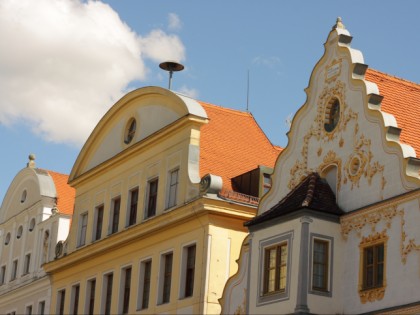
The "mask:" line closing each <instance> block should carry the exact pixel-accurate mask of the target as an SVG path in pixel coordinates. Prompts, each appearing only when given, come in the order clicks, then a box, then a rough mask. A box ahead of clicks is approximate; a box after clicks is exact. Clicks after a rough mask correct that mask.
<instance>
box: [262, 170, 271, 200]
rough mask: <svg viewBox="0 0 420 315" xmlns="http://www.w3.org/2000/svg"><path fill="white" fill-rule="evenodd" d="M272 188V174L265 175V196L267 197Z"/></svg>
mask: <svg viewBox="0 0 420 315" xmlns="http://www.w3.org/2000/svg"><path fill="white" fill-rule="evenodd" d="M270 188H271V176H270V174H267V173H264V174H263V194H264V195H265V194H266V193H267V192H268V191H269V190H270Z"/></svg>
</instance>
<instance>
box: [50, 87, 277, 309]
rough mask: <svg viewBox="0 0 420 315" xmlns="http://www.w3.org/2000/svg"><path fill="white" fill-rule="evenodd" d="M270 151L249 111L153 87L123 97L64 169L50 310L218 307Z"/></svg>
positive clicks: (272, 156)
mask: <svg viewBox="0 0 420 315" xmlns="http://www.w3.org/2000/svg"><path fill="white" fill-rule="evenodd" d="M279 152H280V148H279V147H276V146H273V145H272V144H271V143H270V141H269V140H268V139H267V137H266V136H265V135H264V133H263V132H262V130H261V129H260V128H259V126H258V124H257V123H256V121H255V120H254V118H253V117H252V115H251V114H250V113H247V112H241V111H237V110H231V109H226V108H222V107H219V106H215V105H211V104H207V103H203V102H198V101H196V100H194V99H191V98H189V97H186V96H183V95H181V94H178V93H174V92H172V91H169V90H166V89H163V88H159V87H145V88H140V89H137V90H135V91H132V92H130V93H128V94H127V95H125V96H124V97H123V98H122V99H120V100H119V101H118V102H117V103H116V104H115V105H114V106H113V107H112V108H111V109H110V110H109V111H108V112H107V113H106V114H105V116H104V117H103V118H102V119H101V120H100V121H99V123H98V124H97V126H96V127H95V129H94V131H93V132H92V134H91V135H90V137H89V139H88V140H87V142H86V143H85V145H84V147H83V148H82V150H81V152H80V154H79V156H78V158H77V160H76V162H75V164H74V166H73V169H72V171H71V174H70V177H69V184H70V185H71V186H72V187H74V188H75V190H76V197H75V210H74V215H73V221H72V226H71V229H70V233H69V237H68V238H67V240H66V241H65V242H64V243H63V244H61V243H60V245H59V246H58V247H57V249H56V252H57V259H56V260H54V261H53V262H50V263H48V264H47V265H46V266H45V270H46V271H47V272H48V274H50V275H51V277H52V293H51V294H52V303H51V308H50V311H51V313H56V314H63V313H71V314H76V313H79V314H93V313H95V314H99V313H100V314H111V313H112V314H115V313H119V314H157V313H167V314H169V313H170V314H175V313H180V314H181V313H182V314H196V313H201V314H216V313H220V305H219V303H218V299H219V298H220V297H221V293H222V290H223V286H224V284H225V282H226V280H227V279H228V278H229V277H230V276H231V275H233V274H234V273H235V272H236V268H237V266H236V264H235V260H236V259H237V257H238V255H239V251H240V248H241V244H242V241H243V239H244V238H245V237H246V235H247V230H246V228H245V227H244V226H243V223H244V222H245V221H248V220H250V219H251V218H252V217H254V215H255V212H256V205H257V204H258V200H259V197H260V196H261V195H262V194H263V193H264V191H265V190H268V188H269V186H270V185H271V182H270V174H271V171H272V169H271V168H272V167H273V166H274V163H275V160H276V158H277V156H278V154H279Z"/></svg>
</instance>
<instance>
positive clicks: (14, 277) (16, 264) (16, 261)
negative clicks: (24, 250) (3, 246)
mask: <svg viewBox="0 0 420 315" xmlns="http://www.w3.org/2000/svg"><path fill="white" fill-rule="evenodd" d="M17 269H18V260H17V259H16V260H14V261H13V266H12V275H11V277H10V281H13V280H15V279H16V276H17Z"/></svg>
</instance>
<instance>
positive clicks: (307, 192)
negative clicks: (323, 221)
mask: <svg viewBox="0 0 420 315" xmlns="http://www.w3.org/2000/svg"><path fill="white" fill-rule="evenodd" d="M301 209H309V210H313V211H317V212H323V213H327V214H330V215H331V214H332V215H336V216H340V215H341V214H343V213H344V212H343V210H341V209H340V207H339V206H338V205H337V202H336V198H335V195H334V193H333V191H332V190H331V188H330V186H329V185H328V183H327V182H326V181H325V180H324V179H322V178H321V177H320V176H319V175H318V174H317V173H311V174H309V175H308V176H307V177H306V178H305V179H304V180H303V181H302V182H301V183H300V184H299V185H297V186H296V187H295V188H294V189H293V190H291V191H290V192H289V193H288V194H287V195H286V197H284V198H283V199H282V200H280V202H279V203H278V204H277V205H275V206H274V207H272V208H271V209H270V210H268V211H265V212H263V213H262V214H260V215H259V216H256V217H255V218H253V219H252V220H250V221H248V222H246V223H245V226H252V225H256V224H259V223H262V222H266V221H269V220H271V219H274V218H278V217H281V216H283V215H286V214H289V213H292V212H295V211H298V210H301Z"/></svg>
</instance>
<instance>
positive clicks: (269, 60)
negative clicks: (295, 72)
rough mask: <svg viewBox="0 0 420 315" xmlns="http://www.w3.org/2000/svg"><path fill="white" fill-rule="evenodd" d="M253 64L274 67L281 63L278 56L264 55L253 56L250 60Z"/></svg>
mask: <svg viewBox="0 0 420 315" xmlns="http://www.w3.org/2000/svg"><path fill="white" fill-rule="evenodd" d="M252 63H253V64H256V65H260V66H265V67H269V68H274V67H275V66H277V65H280V64H281V60H280V58H278V57H275V56H271V57H264V56H258V57H255V58H254V60H252Z"/></svg>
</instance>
